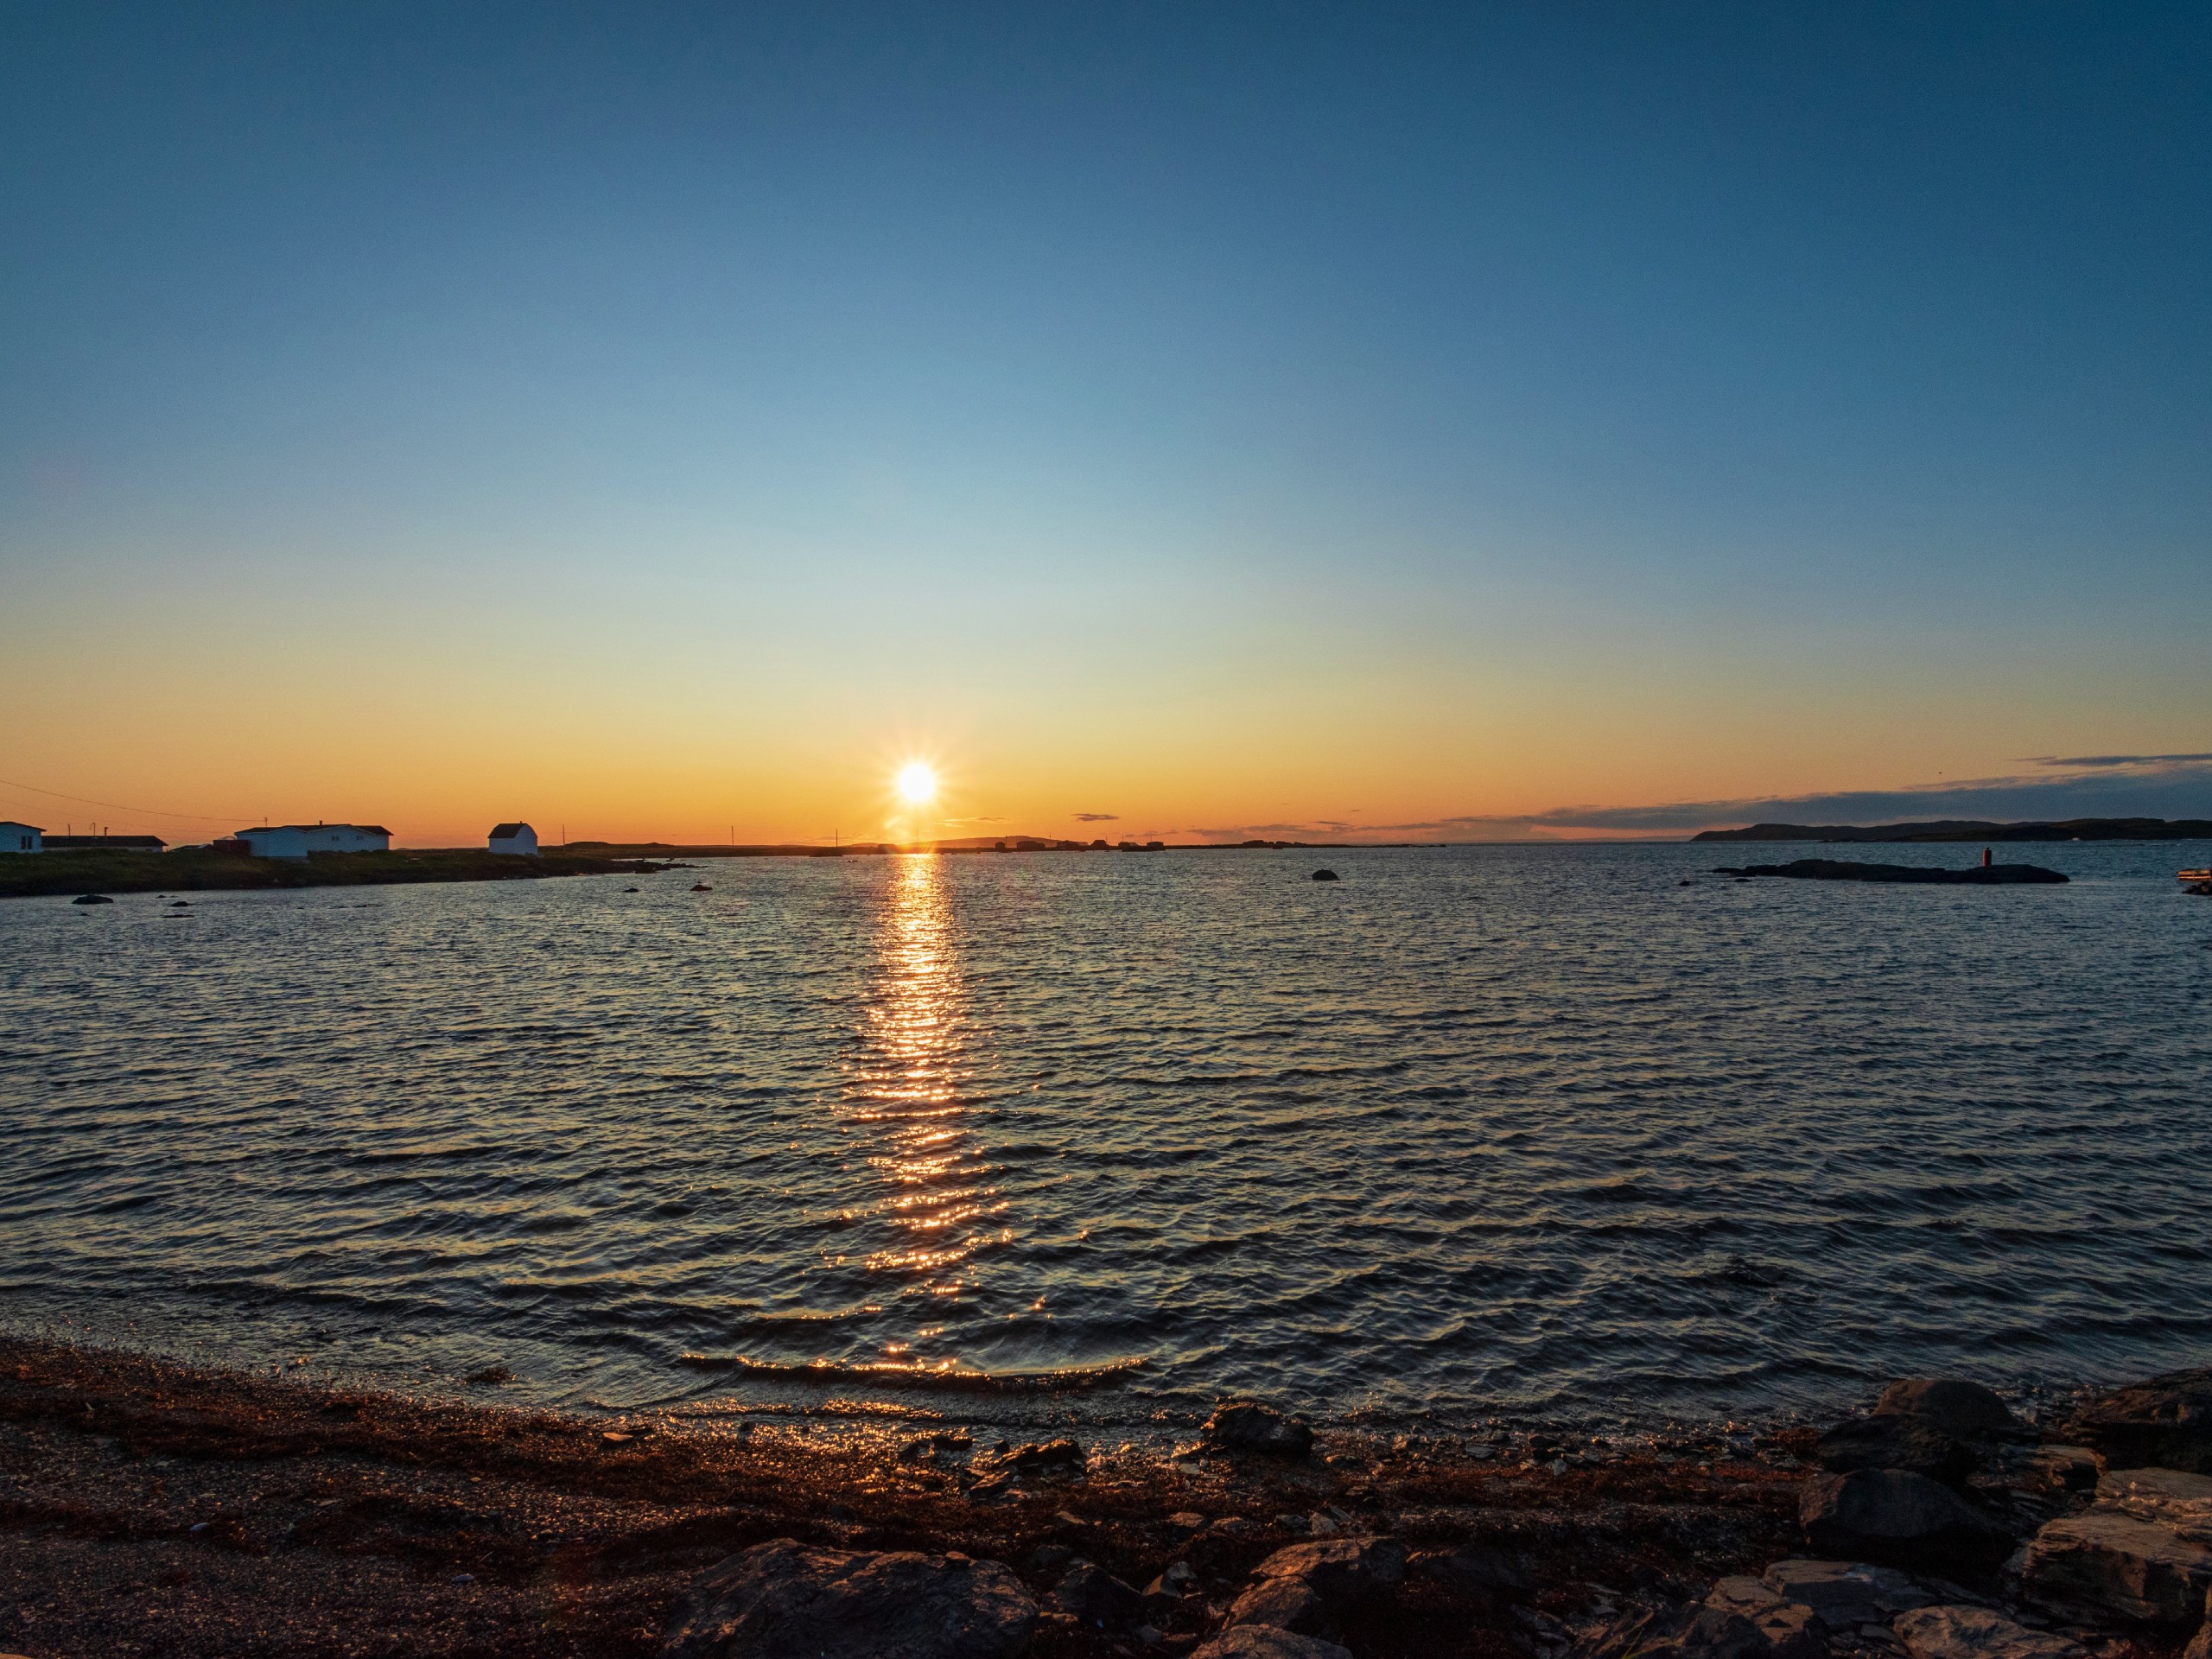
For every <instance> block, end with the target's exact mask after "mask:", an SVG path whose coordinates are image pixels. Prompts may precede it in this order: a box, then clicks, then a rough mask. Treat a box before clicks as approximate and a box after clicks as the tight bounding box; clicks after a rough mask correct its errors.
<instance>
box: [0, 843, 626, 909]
mask: <svg viewBox="0 0 2212 1659" xmlns="http://www.w3.org/2000/svg"><path fill="white" fill-rule="evenodd" d="M665 868H668V866H667V865H666V864H665V863H664V862H660V861H648V860H645V859H637V858H621V857H614V856H611V855H607V854H603V853H599V852H590V853H570V852H551V853H547V854H545V855H543V856H542V857H539V858H512V857H508V856H506V855H502V854H497V853H492V852H487V851H486V850H485V849H482V848H473V847H464V848H454V849H423V850H417V851H409V852H392V853H312V854H309V855H308V856H307V857H306V858H249V857H246V856H244V855H239V854H236V853H218V852H211V851H207V850H204V849H189V850H186V851H181V852H174V853H134V852H105V851H97V852H69V853H37V854H31V855H23V856H19V857H11V858H4V859H0V899H29V898H39V897H47V896H52V895H54V894H60V893H203V892H237V891H252V890H256V889H264V888H276V887H376V886H385V885H391V884H394V883H410V882H422V881H530V880H542V879H544V878H546V877H550V876H557V875H650V874H654V873H656V872H658V871H660V870H663V869H665Z"/></svg>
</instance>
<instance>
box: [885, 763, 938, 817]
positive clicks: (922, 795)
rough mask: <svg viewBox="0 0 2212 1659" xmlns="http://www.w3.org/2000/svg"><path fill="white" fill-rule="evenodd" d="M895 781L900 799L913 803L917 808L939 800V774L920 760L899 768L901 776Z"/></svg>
mask: <svg viewBox="0 0 2212 1659" xmlns="http://www.w3.org/2000/svg"><path fill="white" fill-rule="evenodd" d="M894 781H895V782H896V783H897V785H898V788H899V798H900V799H901V800H906V801H912V803H913V804H915V805H916V806H919V805H921V804H922V803H923V802H925V801H933V800H935V799H936V798H937V773H936V772H932V771H931V770H930V768H929V767H927V766H924V765H923V764H922V763H921V762H920V761H918V760H916V761H914V762H912V764H910V765H907V766H901V767H899V776H898V778H897V779H895V780H894Z"/></svg>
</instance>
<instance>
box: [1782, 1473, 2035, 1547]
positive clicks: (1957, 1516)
mask: <svg viewBox="0 0 2212 1659" xmlns="http://www.w3.org/2000/svg"><path fill="white" fill-rule="evenodd" d="M1797 1518H1798V1520H1799V1522H1802V1525H1803V1526H1804V1529H1805V1536H1806V1539H1807V1541H1809V1542H1810V1543H1811V1544H1812V1546H1813V1548H1815V1549H1817V1550H1821V1551H1823V1552H1825V1553H1827V1554H1831V1555H1847V1556H1851V1557H1854V1558H1856V1559H1857V1560H1870V1561H1888V1562H1894V1563H1895V1564H1897V1566H1900V1567H1910V1568H1912V1569H1913V1570H1915V1571H1916V1572H1917V1571H1924V1570H1925V1569H1927V1568H1928V1567H1930V1566H1934V1565H1958V1566H1962V1567H1991V1566H1994V1565H1995V1564H1996V1563H1997V1562H1999V1561H2001V1560H2004V1559H2005V1555H2006V1554H2009V1553H2010V1552H2011V1550H2012V1537H2011V1535H2009V1534H2008V1533H2006V1532H2005V1529H2003V1528H2002V1527H2000V1526H1999V1525H1998V1524H1997V1523H1996V1522H1994V1521H1992V1520H1991V1519H1990V1518H1989V1517H1988V1516H1986V1515H1984V1514H1983V1513H1982V1512H1981V1511H1980V1510H1977V1509H1975V1508H1974V1506H1973V1505H1972V1504H1971V1503H1967V1501H1966V1500H1965V1499H1964V1498H1962V1497H1960V1496H1959V1495H1958V1494H1957V1493H1956V1492H1955V1491H1952V1490H1951V1489H1950V1488H1949V1487H1948V1486H1945V1485H1942V1484H1940V1483H1938V1482H1936V1481H1933V1480H1930V1479H1929V1478H1928V1477H1927V1476H1925V1475H1916V1474H1913V1473H1910V1471H1906V1470H1903V1469H1859V1470H1856V1471H1853V1472H1852V1473H1850V1474H1847V1475H1829V1476H1827V1477H1826V1478H1822V1479H1820V1480H1815V1481H1813V1482H1810V1483H1809V1484H1808V1485H1807V1486H1806V1488H1805V1494H1804V1497H1803V1500H1802V1503H1800V1504H1799V1506H1798V1511H1797Z"/></svg>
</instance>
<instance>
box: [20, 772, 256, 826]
mask: <svg viewBox="0 0 2212 1659" xmlns="http://www.w3.org/2000/svg"><path fill="white" fill-rule="evenodd" d="M0 785H5V786H6V787H8V788H10V789H28V790H29V791H30V792H31V793H32V794H34V795H51V796H53V797H54V798H55V799H56V800H60V801H77V802H80V803H82V804H84V805H86V806H105V807H108V808H110V809H111V810H114V811H117V812H143V813H144V814H145V815H146V816H147V817H150V818H191V819H193V820H194V822H196V823H237V822H238V820H239V819H240V818H245V819H248V820H251V819H252V818H253V817H255V816H257V815H256V814H254V813H251V812H226V813H224V814H222V815H221V816H220V817H216V816H214V815H213V814H212V813H207V812H164V811H162V809H161V808H159V807H158V806H125V805H124V804H123V803H122V802H121V801H96V800H94V799H92V797H91V796H89V795H65V794H63V793H62V792H61V791H60V790H58V789H41V788H40V787H39V786H38V785H36V784H19V783H17V782H16V781H15V780H14V779H11V778H0Z"/></svg>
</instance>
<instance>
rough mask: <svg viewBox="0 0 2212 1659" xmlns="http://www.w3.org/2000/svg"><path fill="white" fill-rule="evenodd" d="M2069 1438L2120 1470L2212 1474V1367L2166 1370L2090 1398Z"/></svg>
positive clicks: (2069, 1426)
mask: <svg viewBox="0 0 2212 1659" xmlns="http://www.w3.org/2000/svg"><path fill="white" fill-rule="evenodd" d="M2066 1438H2067V1439H2068V1440H2070V1441H2072V1442H2073V1443H2075V1445H2078V1446H2088V1447H2089V1448H2090V1449H2091V1450H2092V1451H2094V1452H2099V1453H2101V1455H2102V1456H2103V1457H2104V1458H2105V1459H2106V1460H2107V1462H2108V1463H2109V1464H2110V1465H2112V1466H2113V1468H2116V1469H2144V1468H2158V1469H2180V1470H2184V1471H2190V1472H2191V1473H2195V1474H2212V1370H2194V1371H2168V1372H2166V1373H2164V1375H2163V1376H2153V1377H2150V1378H2148V1379H2146V1380H2145V1381H2144V1382H2141V1383H2131V1384H2130V1385H2128V1386H2127V1387H2126V1388H2123V1389H2113V1391H2112V1392H2111V1393H2109V1394H2107V1395H2101V1396H2099V1397H2098V1398H2097V1399H2095V1400H2093V1401H2091V1402H2089V1403H2088V1405H2087V1406H2085V1407H2084V1408H2082V1410H2081V1411H2080V1412H2079V1413H2078V1414H2076V1415H2075V1418H2074V1420H2073V1421H2071V1422H2069V1424H2067V1426H2066Z"/></svg>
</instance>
